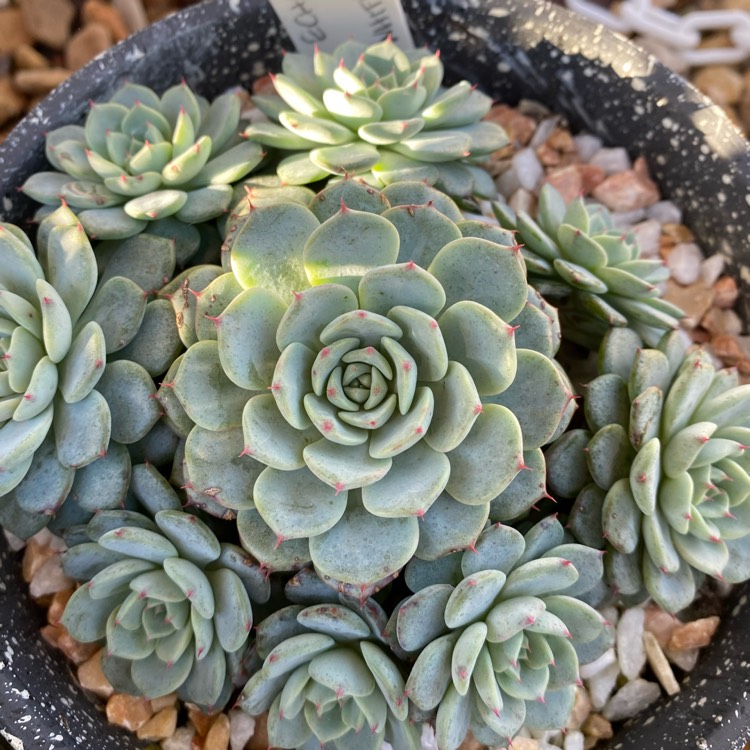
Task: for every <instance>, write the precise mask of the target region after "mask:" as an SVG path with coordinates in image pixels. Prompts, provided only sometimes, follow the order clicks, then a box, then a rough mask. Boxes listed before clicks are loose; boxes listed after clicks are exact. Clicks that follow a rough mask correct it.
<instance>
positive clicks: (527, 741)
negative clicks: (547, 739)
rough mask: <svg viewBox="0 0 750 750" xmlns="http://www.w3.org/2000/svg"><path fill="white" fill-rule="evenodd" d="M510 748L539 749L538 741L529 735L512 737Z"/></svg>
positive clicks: (522, 749)
mask: <svg viewBox="0 0 750 750" xmlns="http://www.w3.org/2000/svg"><path fill="white" fill-rule="evenodd" d="M511 747H512V750H539V741H538V740H535V739H532V738H531V737H514V738H513V743H512V745H511Z"/></svg>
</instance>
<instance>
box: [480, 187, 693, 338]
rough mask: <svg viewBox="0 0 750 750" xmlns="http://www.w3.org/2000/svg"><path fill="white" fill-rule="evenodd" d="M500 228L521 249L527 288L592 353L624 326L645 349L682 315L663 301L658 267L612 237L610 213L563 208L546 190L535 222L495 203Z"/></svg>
mask: <svg viewBox="0 0 750 750" xmlns="http://www.w3.org/2000/svg"><path fill="white" fill-rule="evenodd" d="M494 210H495V215H496V216H497V218H498V220H499V221H500V224H501V225H502V226H503V227H505V228H506V229H509V230H516V232H517V234H516V237H517V239H518V241H519V242H521V243H523V245H524V248H523V254H524V259H525V261H526V266H527V268H528V272H529V283H530V284H531V285H532V286H533V287H534V288H536V289H538V290H539V291H540V292H541V293H542V294H543V295H545V296H546V297H548V298H550V299H551V300H553V301H555V302H558V301H560V302H561V308H560V312H561V314H563V313H564V314H565V316H567V319H568V325H567V326H565V333H566V335H569V336H571V337H573V338H574V339H576V340H579V341H581V342H582V343H586V344H587V345H590V346H592V348H596V347H597V346H598V345H599V342H600V340H601V336H602V335H603V334H604V332H605V331H606V328H607V327H609V326H628V327H630V328H633V329H634V330H636V331H637V332H638V334H639V335H640V336H641V338H643V340H644V341H645V342H646V343H647V344H648V345H649V346H655V345H656V344H657V342H658V341H659V339H660V338H661V336H662V335H663V334H664V333H665V331H669V330H671V329H674V328H677V325H678V324H679V321H680V319H681V318H682V317H683V315H684V313H683V312H682V310H680V309H679V308H678V307H676V306H675V305H673V304H671V303H670V302H667V301H666V300H664V299H662V298H661V296H660V291H659V286H658V285H659V284H661V283H662V282H664V281H666V280H667V279H668V278H669V269H668V268H667V267H666V265H664V263H663V262H662V261H660V260H652V259H644V258H641V257H640V251H639V249H638V245H637V243H636V241H635V238H634V237H633V236H632V235H629V234H627V233H625V234H624V233H623V232H622V231H621V230H619V229H616V228H615V226H614V224H613V221H612V215H611V214H610V212H609V210H608V209H607V208H606V207H605V206H603V205H601V204H599V203H594V202H584V200H583V199H582V198H576V199H575V200H573V201H571V202H570V203H569V204H568V205H567V207H566V205H565V201H564V200H563V198H562V196H561V195H560V193H559V192H558V191H557V190H555V188H553V187H552V186H551V185H544V186H543V187H542V189H541V190H540V192H539V207H538V210H537V215H536V219H532V218H531V217H530V216H529V215H528V214H527V213H525V212H524V211H519V212H518V214H516V213H515V212H514V211H513V210H512V209H511V208H510V207H509V206H507V205H504V204H501V203H495V204H494Z"/></svg>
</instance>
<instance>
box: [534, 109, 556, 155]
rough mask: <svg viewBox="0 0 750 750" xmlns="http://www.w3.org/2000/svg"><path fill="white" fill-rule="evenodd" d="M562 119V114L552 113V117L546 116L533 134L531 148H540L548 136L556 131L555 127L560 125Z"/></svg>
mask: <svg viewBox="0 0 750 750" xmlns="http://www.w3.org/2000/svg"><path fill="white" fill-rule="evenodd" d="M561 119H562V118H561V117H560V115H552V116H551V117H546V118H545V119H544V120H542V121H541V122H540V123H539V125H537V127H536V130H535V131H534V135H532V136H531V140H530V141H529V148H539V146H541V145H542V144H543V143H544V142H545V141H546V140H547V138H549V137H550V136H551V135H552V133H554V132H555V128H556V127H557V126H558V124H559V123H560V120H561Z"/></svg>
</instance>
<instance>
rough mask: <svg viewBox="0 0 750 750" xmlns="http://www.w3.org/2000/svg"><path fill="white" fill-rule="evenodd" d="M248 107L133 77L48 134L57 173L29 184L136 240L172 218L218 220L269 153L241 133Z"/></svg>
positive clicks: (101, 234) (233, 98) (106, 233)
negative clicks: (77, 119) (159, 88)
mask: <svg viewBox="0 0 750 750" xmlns="http://www.w3.org/2000/svg"><path fill="white" fill-rule="evenodd" d="M240 107H241V101H240V97H239V95H238V94H236V93H228V94H224V95H222V96H220V97H218V98H217V99H215V100H214V101H213V102H212V103H210V104H209V102H207V101H206V100H205V99H203V98H202V97H199V96H196V95H195V94H194V93H193V92H192V91H191V89H190V87H189V86H188V85H187V84H186V83H182V84H181V85H178V86H173V87H172V88H170V89H168V90H167V91H166V92H165V93H164V94H163V95H162V96H161V97H160V96H158V95H157V94H156V93H155V92H154V91H152V90H151V89H149V88H147V87H145V86H141V85H138V84H133V83H128V84H125V85H124V86H123V87H122V88H120V89H119V90H118V91H117V92H116V93H115V94H114V96H113V97H112V98H111V99H110V100H109V101H107V102H105V103H101V104H93V105H92V107H91V110H90V112H89V114H88V116H87V117H86V122H85V124H84V125H65V126H64V127H62V128H57V129H56V130H52V131H51V132H49V133H48V134H47V137H46V143H47V146H46V154H47V159H48V160H49V162H50V163H51V164H52V166H53V167H54V168H55V169H56V170H57V171H54V172H38V173H36V174H34V175H32V176H31V177H30V178H29V179H28V180H27V181H26V182H25V183H24V185H23V187H22V188H21V189H22V190H23V191H24V192H25V193H26V195H28V196H30V197H31V198H33V199H34V200H37V201H39V202H40V203H44V204H46V205H51V206H54V205H59V204H60V201H61V200H64V201H66V202H67V204H68V205H69V206H71V207H72V208H74V209H76V211H77V212H78V214H79V218H80V221H81V223H82V224H83V226H84V227H85V229H86V231H87V233H88V234H89V235H90V236H92V237H93V236H95V237H97V238H98V239H123V238H125V237H130V236H132V235H135V234H138V233H139V232H141V231H143V230H144V229H145V228H146V226H147V225H148V223H149V222H151V221H156V220H158V219H162V218H164V217H166V216H175V217H176V218H177V219H179V220H180V221H182V222H186V223H188V224H195V223H198V222H204V221H208V220H209V219H213V218H215V217H217V216H219V215H221V214H222V213H223V212H224V211H225V210H226V209H227V208H228V206H229V203H230V201H231V198H232V187H231V185H232V183H234V182H236V181H237V180H239V179H241V178H242V177H244V176H245V175H246V174H247V173H248V172H250V171H251V170H252V169H254V168H255V167H256V166H257V165H258V164H259V163H260V161H261V160H262V158H263V155H264V154H263V151H262V148H261V147H260V146H259V145H258V144H257V143H253V142H250V141H243V140H242V138H241V137H240V135H239V131H240Z"/></svg>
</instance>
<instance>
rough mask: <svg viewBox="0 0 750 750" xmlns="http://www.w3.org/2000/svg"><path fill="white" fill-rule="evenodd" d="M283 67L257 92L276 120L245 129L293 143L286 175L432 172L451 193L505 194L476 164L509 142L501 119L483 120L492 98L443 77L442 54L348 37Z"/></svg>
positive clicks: (281, 144)
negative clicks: (268, 89) (269, 89)
mask: <svg viewBox="0 0 750 750" xmlns="http://www.w3.org/2000/svg"><path fill="white" fill-rule="evenodd" d="M282 70H283V73H280V74H278V75H276V76H273V77H272V81H273V85H274V88H275V89H276V95H262V96H254V97H253V101H254V102H255V104H256V106H257V107H258V108H259V109H260V110H262V112H264V113H265V114H266V115H267V116H268V118H269V119H270V121H269V122H256V123H254V124H252V125H250V126H249V127H248V128H247V129H246V130H245V135H246V136H247V137H248V138H250V139H252V140H255V141H257V142H258V143H262V144H264V145H265V146H269V147H272V148H274V149H278V150H280V151H281V152H282V153H284V152H290V151H291V152H292V153H291V154H289V155H286V156H284V158H282V159H281V161H280V163H279V164H278V166H277V173H278V176H279V177H280V179H281V180H282V181H283V182H284V183H285V184H289V185H305V184H307V183H311V182H316V181H318V180H321V179H323V178H327V177H329V176H330V175H337V176H341V175H344V174H348V175H362V176H363V177H364V178H365V179H366V180H367V181H368V182H371V183H372V184H373V185H375V186H379V187H382V186H383V185H388V184H391V183H393V182H400V181H404V180H424V181H426V182H428V183H430V184H434V185H437V186H438V187H439V188H440V189H442V190H445V191H446V192H447V193H450V194H451V195H460V196H469V195H480V196H483V197H487V198H494V197H495V196H496V195H497V191H496V189H495V187H494V184H493V182H492V178H491V177H490V176H489V175H488V174H487V172H485V171H484V170H483V169H481V168H480V167H478V166H477V163H480V162H481V161H482V160H483V159H484V158H486V157H487V156H488V155H489V154H491V153H492V152H493V151H496V150H497V149H499V148H502V147H503V146H505V145H506V144H507V143H508V138H507V136H506V134H505V131H504V130H503V129H502V128H501V127H500V126H499V125H497V124H496V123H492V122H482V118H483V117H484V116H485V115H486V114H487V112H488V111H489V109H490V107H491V105H492V99H491V98H490V97H489V96H487V95H486V94H482V93H481V92H480V91H478V90H477V89H476V87H475V86H472V85H471V84H470V83H468V82H467V81H461V82H460V83H457V84H455V85H454V86H451V87H449V88H445V87H444V86H442V85H441V84H442V80H443V65H442V63H441V62H440V56H439V54H431V53H427V52H426V51H425V50H417V51H416V52H413V53H407V52H404V51H403V50H401V49H399V47H398V46H397V45H396V44H395V43H394V42H392V41H391V40H390V39H388V40H386V41H384V42H380V43H378V44H373V45H371V46H369V47H368V46H366V45H364V44H360V43H359V42H355V41H348V42H345V43H344V44H342V45H341V46H339V47H338V48H337V49H336V50H335V51H334V52H333V53H332V54H328V53H325V52H321V51H316V52H315V54H314V55H313V56H309V55H303V54H298V53H291V54H289V53H288V54H286V55H285V56H284V59H283V61H282Z"/></svg>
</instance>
